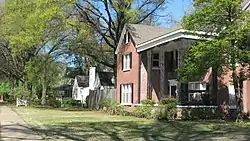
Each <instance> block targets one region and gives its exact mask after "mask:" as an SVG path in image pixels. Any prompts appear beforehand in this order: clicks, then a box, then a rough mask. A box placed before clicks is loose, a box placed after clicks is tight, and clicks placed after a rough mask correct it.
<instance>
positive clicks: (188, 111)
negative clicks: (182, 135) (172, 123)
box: [179, 107, 218, 120]
mask: <svg viewBox="0 0 250 141" xmlns="http://www.w3.org/2000/svg"><path fill="white" fill-rule="evenodd" d="M179 110H180V112H181V119H184V120H198V119H216V118H217V117H218V115H217V108H211V107H196V108H181V109H179Z"/></svg>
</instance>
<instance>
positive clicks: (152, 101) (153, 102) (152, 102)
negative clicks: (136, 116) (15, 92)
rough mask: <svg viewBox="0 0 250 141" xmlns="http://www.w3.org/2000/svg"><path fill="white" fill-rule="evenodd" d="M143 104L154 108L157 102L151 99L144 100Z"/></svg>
mask: <svg viewBox="0 0 250 141" xmlns="http://www.w3.org/2000/svg"><path fill="white" fill-rule="evenodd" d="M141 103H142V105H148V106H153V105H154V104H155V101H154V100H151V99H145V100H142V101H141Z"/></svg>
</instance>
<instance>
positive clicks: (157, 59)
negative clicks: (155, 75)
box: [152, 52, 160, 68]
mask: <svg viewBox="0 0 250 141" xmlns="http://www.w3.org/2000/svg"><path fill="white" fill-rule="evenodd" d="M152 65H153V68H159V67H160V55H159V53H158V52H157V53H156V52H155V53H153V56H152Z"/></svg>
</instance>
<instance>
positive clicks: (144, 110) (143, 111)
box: [132, 106, 154, 118]
mask: <svg viewBox="0 0 250 141" xmlns="http://www.w3.org/2000/svg"><path fill="white" fill-rule="evenodd" d="M153 108H154V107H153V106H138V107H135V109H134V112H133V113H132V115H133V116H135V117H139V118H152V110H153Z"/></svg>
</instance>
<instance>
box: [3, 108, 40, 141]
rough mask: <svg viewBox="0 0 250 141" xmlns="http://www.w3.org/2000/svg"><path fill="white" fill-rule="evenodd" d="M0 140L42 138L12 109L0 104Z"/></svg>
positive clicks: (14, 140) (18, 140)
mask: <svg viewBox="0 0 250 141" xmlns="http://www.w3.org/2000/svg"><path fill="white" fill-rule="evenodd" d="M0 132H1V134H0V140H1V141H36V140H42V138H41V137H40V136H39V135H38V134H37V133H36V132H34V131H32V130H31V129H29V127H28V125H27V124H26V123H25V122H24V121H23V120H22V119H21V118H20V116H19V115H17V114H16V113H15V112H14V111H12V110H11V109H10V108H9V107H6V106H0Z"/></svg>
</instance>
